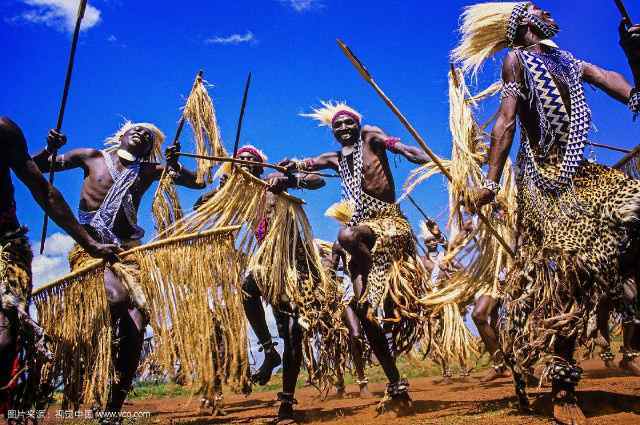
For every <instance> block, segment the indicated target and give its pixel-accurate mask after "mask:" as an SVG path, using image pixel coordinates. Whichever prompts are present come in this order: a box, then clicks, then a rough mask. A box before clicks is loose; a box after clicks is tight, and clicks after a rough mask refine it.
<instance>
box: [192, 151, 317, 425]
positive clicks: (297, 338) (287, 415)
mask: <svg viewBox="0 0 640 425" xmlns="http://www.w3.org/2000/svg"><path fill="white" fill-rule="evenodd" d="M236 157H237V158H238V159H242V160H247V161H257V162H265V161H266V160H267V157H266V156H265V154H264V153H263V152H262V151H260V150H259V149H257V148H256V147H254V146H251V145H247V146H243V147H242V148H240V149H239V150H238V152H237V155H236ZM239 168H240V170H238V171H240V172H242V173H249V174H251V176H253V178H258V179H259V178H260V177H261V176H262V174H263V172H264V169H263V167H261V166H260V165H242V166H240V167H239ZM232 178H233V177H232ZM265 182H266V183H267V184H268V189H269V190H268V191H267V192H266V195H265V196H266V198H265V199H264V200H263V201H264V203H265V206H264V211H263V213H262V214H263V215H262V218H261V219H260V220H259V224H258V226H257V228H256V229H255V237H256V239H257V241H258V243H260V244H264V243H265V241H266V240H272V239H273V236H274V235H275V234H276V233H278V232H284V231H285V230H284V229H279V228H278V226H277V225H278V220H275V219H274V216H275V214H282V211H280V212H278V211H277V209H278V208H280V207H279V204H278V203H277V199H276V198H277V196H276V194H279V193H281V192H283V191H285V190H287V189H290V188H295V189H317V188H320V187H322V186H324V184H325V183H324V180H323V179H322V178H320V177H318V176H315V175H311V174H305V173H296V174H290V175H284V174H282V173H272V174H269V175H268V176H267V177H266V178H265ZM228 184H230V183H228ZM225 186H226V184H225ZM225 189H227V188H226V187H225ZM223 195H224V194H223ZM205 197H207V196H205ZM212 198H213V199H212ZM209 201H215V195H214V196H213V197H210V198H209ZM207 203H208V202H207V201H205V205H203V207H202V208H203V209H205V208H206V205H207ZM280 205H282V204H280ZM287 243H288V244H289V247H290V248H291V247H294V246H295V253H294V257H295V258H293V260H294V261H295V268H296V272H297V276H298V282H297V284H298V285H299V286H300V288H297V289H296V290H299V291H300V292H304V290H303V289H302V286H305V285H306V281H307V280H309V279H312V280H316V279H315V277H316V276H317V274H318V273H317V270H315V271H314V270H313V263H312V262H310V261H308V259H309V255H310V254H309V252H307V249H308V248H309V247H307V246H306V245H305V244H304V243H303V242H302V239H301V238H300V235H298V240H297V241H296V240H289V241H287ZM269 261H271V262H272V263H271V264H269V265H268V267H272V268H278V267H281V268H286V267H288V265H285V264H284V262H286V261H287V259H286V258H280V262H282V263H283V264H275V261H274V259H273V258H269ZM266 266H267V265H264V264H260V265H257V267H261V268H265V267H266ZM317 266H320V264H319V261H318V264H317ZM250 268H251V266H250ZM262 276H263V274H262V273H261V271H260V270H256V269H250V271H249V273H248V274H247V275H246V277H245V279H244V282H243V284H242V292H243V305H244V310H245V314H246V317H247V319H248V321H249V324H250V325H251V328H252V329H253V331H254V332H255V334H256V336H257V338H258V343H259V344H260V346H261V350H262V351H264V361H263V363H262V365H261V366H260V368H259V369H258V371H257V372H256V373H255V374H253V375H252V377H251V380H252V381H253V382H255V383H257V384H259V385H265V384H266V383H267V382H269V379H270V378H271V374H272V372H273V369H275V368H276V367H278V366H279V365H280V364H281V363H282V364H283V378H282V392H280V393H278V400H279V401H280V407H279V410H278V419H277V423H283V424H284V423H292V421H294V410H293V405H294V404H295V403H296V400H295V398H294V395H295V389H296V382H297V380H298V375H299V373H300V367H301V365H302V359H303V348H302V342H303V336H304V331H305V330H304V329H303V327H302V325H301V311H300V309H301V308H304V307H305V306H303V305H297V304H294V302H295V301H296V300H294V299H292V296H290V295H289V294H290V290H289V288H285V292H284V293H281V294H277V296H276V298H277V302H274V301H273V300H271V299H269V298H268V297H267V296H266V295H267V294H266V291H267V288H266V286H268V285H275V284H276V282H264V281H263V280H262V279H261V277H262ZM283 285H284V283H283ZM272 292H273V291H272ZM304 295H305V294H303V296H304ZM263 298H264V299H266V300H267V301H268V302H270V303H271V304H272V308H273V313H274V316H275V318H276V324H277V327H278V334H279V336H280V337H281V338H282V339H283V341H284V350H283V354H284V359H282V358H281V357H280V355H279V354H278V352H277V351H276V348H275V343H274V342H273V340H272V338H271V334H270V332H269V327H268V326H267V321H266V317H265V311H264V307H263V304H262V299H263ZM301 301H304V300H301Z"/></svg>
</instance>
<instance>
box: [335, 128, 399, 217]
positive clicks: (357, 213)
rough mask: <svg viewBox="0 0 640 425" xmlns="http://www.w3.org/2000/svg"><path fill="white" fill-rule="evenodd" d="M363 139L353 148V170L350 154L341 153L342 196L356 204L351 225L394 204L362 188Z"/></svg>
mask: <svg viewBox="0 0 640 425" xmlns="http://www.w3.org/2000/svg"><path fill="white" fill-rule="evenodd" d="M362 144H363V141H362V139H359V140H358V141H357V142H356V144H355V145H354V149H353V172H352V171H351V169H350V167H349V162H348V161H347V158H348V156H344V155H342V154H341V153H340V154H339V155H340V161H339V163H338V165H339V172H340V177H341V184H342V197H343V198H344V199H346V200H347V201H349V202H351V203H352V204H353V205H354V213H353V217H352V218H351V221H349V224H348V225H349V226H354V225H356V224H358V223H359V222H360V221H362V220H363V219H367V218H371V216H372V215H373V214H374V213H376V212H378V211H380V210H383V209H386V208H389V207H390V206H392V205H394V204H391V203H388V202H385V201H382V200H380V199H378V198H375V197H373V196H371V195H369V194H368V193H366V192H365V191H364V190H362V167H363V163H362Z"/></svg>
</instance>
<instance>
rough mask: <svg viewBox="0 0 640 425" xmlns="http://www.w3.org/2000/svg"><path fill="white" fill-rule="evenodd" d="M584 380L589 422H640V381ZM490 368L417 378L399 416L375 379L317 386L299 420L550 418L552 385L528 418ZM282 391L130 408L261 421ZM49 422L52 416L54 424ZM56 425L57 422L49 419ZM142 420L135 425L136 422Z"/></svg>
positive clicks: (162, 415) (157, 418) (597, 370)
mask: <svg viewBox="0 0 640 425" xmlns="http://www.w3.org/2000/svg"><path fill="white" fill-rule="evenodd" d="M583 367H584V369H585V374H584V379H583V380H582V382H581V384H580V386H579V388H578V389H579V399H580V405H581V407H582V409H583V410H584V412H585V415H586V416H587V418H588V419H589V423H590V424H593V425H595V424H640V396H639V394H640V378H638V377H633V376H629V375H627V374H626V373H624V372H622V371H620V370H611V369H606V368H604V366H603V364H602V362H601V361H599V360H589V361H586V362H585V363H584V364H583ZM483 373H484V372H479V373H476V374H472V376H471V377H469V378H467V379H466V380H462V379H461V378H454V382H453V383H452V384H450V385H442V384H440V383H439V382H440V378H414V379H411V397H412V398H413V400H414V403H415V406H416V410H417V414H416V415H415V416H411V417H405V418H394V417H392V416H390V415H389V414H386V415H382V416H377V415H376V411H375V407H376V404H377V402H378V400H379V399H380V397H381V396H382V393H383V391H384V385H383V384H370V388H371V390H372V392H373V393H374V398H371V399H360V398H359V397H358V396H357V387H356V386H355V385H349V386H347V396H346V398H344V399H336V398H335V397H332V396H331V395H330V396H329V397H328V398H327V399H326V400H321V399H320V397H319V395H318V392H317V391H316V390H315V389H313V388H303V389H301V390H298V392H297V393H296V398H297V399H298V402H299V404H298V405H297V409H298V411H299V413H300V415H299V421H300V422H301V423H305V424H327V425H329V424H341V425H351V424H366V425H375V424H425V425H426V424H447V425H449V424H491V425H502V424H510V425H511V424H513V425H516V424H517V425H528V424H546V423H551V420H550V419H549V418H550V414H551V410H550V397H549V388H542V389H541V390H540V391H538V390H533V389H531V390H530V399H531V402H532V405H533V407H534V409H535V411H536V413H537V415H538V416H525V415H521V414H519V413H518V412H517V411H516V410H515V403H516V402H515V398H514V396H513V387H512V383H511V380H510V379H509V378H504V379H500V380H497V381H494V382H492V383H490V384H480V383H479V382H478V378H479V377H480V376H482V375H483ZM275 398H276V392H275V391H273V392H261V393H255V394H252V395H250V396H249V397H246V398H245V397H244V396H240V395H230V396H227V397H226V399H225V403H226V407H225V410H226V412H227V416H224V417H213V416H210V415H209V414H208V413H207V412H202V411H199V409H198V404H199V403H198V398H197V397H193V398H185V397H180V398H171V399H166V398H165V399H149V400H134V401H132V402H131V403H130V404H129V403H128V404H127V406H126V410H128V411H132V412H135V411H138V412H140V411H149V412H152V416H151V417H150V418H148V419H141V420H138V421H137V423H139V424H153V423H159V424H164V423H170V424H175V425H179V424H185V425H187V424H189V425H204V424H261V423H269V422H270V421H272V420H273V418H274V416H275V413H276V409H277V403H276V402H275V401H274V400H275ZM47 422H49V421H47ZM50 423H53V422H50ZM134 423H136V422H134Z"/></svg>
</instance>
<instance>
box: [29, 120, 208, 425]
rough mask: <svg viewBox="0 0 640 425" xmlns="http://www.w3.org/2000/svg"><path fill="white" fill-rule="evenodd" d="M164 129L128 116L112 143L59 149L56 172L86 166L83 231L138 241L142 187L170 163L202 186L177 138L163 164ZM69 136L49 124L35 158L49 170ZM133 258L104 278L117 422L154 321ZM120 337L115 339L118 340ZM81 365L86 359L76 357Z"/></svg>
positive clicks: (78, 262) (180, 179)
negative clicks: (147, 330) (111, 332)
mask: <svg viewBox="0 0 640 425" xmlns="http://www.w3.org/2000/svg"><path fill="white" fill-rule="evenodd" d="M163 141H164V134H163V133H162V132H161V131H160V130H159V129H158V128H157V127H156V126H154V125H153V124H149V123H132V122H126V123H125V124H124V125H123V126H122V127H121V128H120V129H119V130H118V131H117V132H116V133H115V134H114V135H113V136H111V137H109V138H108V139H107V140H106V145H107V149H105V150H99V149H94V148H78V149H73V150H71V151H69V152H66V153H64V154H61V155H57V156H56V158H55V161H54V164H55V169H56V171H65V170H72V169H75V168H81V169H82V170H83V172H84V181H83V184H82V191H81V194H80V207H79V221H80V223H82V224H83V225H84V228H85V229H86V231H87V232H88V233H89V234H90V235H92V236H93V237H94V238H95V239H96V240H99V241H101V242H103V243H111V244H117V245H119V246H120V247H122V248H125V249H128V248H132V247H134V246H137V245H139V244H140V239H141V238H142V237H143V235H144V230H143V229H142V228H141V227H139V226H138V225H137V214H138V207H139V206H140V200H141V199H142V196H143V195H144V193H145V192H146V191H147V189H149V187H150V186H151V184H152V183H153V182H154V181H155V180H159V179H160V178H161V176H162V174H163V172H164V170H165V167H168V169H169V170H171V173H173V174H174V176H175V177H174V181H175V182H176V183H177V184H179V185H182V186H185V187H189V188H193V189H200V188H202V187H203V184H201V183H197V182H196V177H195V175H194V174H193V173H192V172H190V171H189V170H187V169H186V168H184V167H183V166H182V165H181V164H179V163H178V156H177V155H176V152H178V151H179V149H180V147H179V145H176V146H172V147H170V148H168V149H167V150H166V160H167V162H166V165H162V164H160V163H159V162H160V160H161V152H160V149H161V146H162V143H163ZM65 143H66V137H65V136H64V135H62V134H61V133H59V132H57V131H55V130H51V131H50V132H49V137H48V146H47V147H46V148H45V149H44V150H43V151H42V152H41V153H39V154H38V155H36V156H35V157H34V161H35V162H36V163H37V164H38V166H39V167H40V168H41V169H42V170H46V171H48V170H49V168H50V163H51V152H56V151H57V150H58V149H59V148H60V147H62V146H63V145H64V144H65ZM92 256H93V253H91V252H89V251H85V250H83V249H82V247H80V246H76V247H75V248H74V249H73V250H72V251H71V253H70V254H69V262H70V265H71V268H72V270H73V269H78V268H80V267H82V266H83V265H84V264H86V263H87V262H88V261H91V257H92ZM136 272H137V266H136V264H130V263H129V262H128V263H127V264H123V263H115V264H113V265H111V266H110V267H107V268H105V273H104V285H105V290H106V294H107V301H108V303H109V310H110V316H111V321H112V326H113V327H114V329H115V335H114V341H113V347H114V348H113V355H112V357H113V360H112V361H113V367H114V369H115V371H116V376H117V379H115V380H114V381H113V382H112V384H111V390H110V392H109V397H108V401H107V403H106V406H105V410H106V412H110V414H103V415H102V417H101V420H103V422H105V423H108V422H109V421H113V422H116V423H118V422H120V421H121V420H122V418H121V417H120V416H119V414H118V413H119V412H120V410H121V408H122V405H123V404H124V401H125V399H126V396H127V393H128V392H129V389H130V388H131V383H132V381H133V378H134V375H135V372H136V368H137V366H138V362H139V360H140V354H141V350H142V343H143V341H144V331H145V327H146V325H147V323H148V321H149V317H148V311H147V306H146V300H145V298H144V294H143V292H142V290H141V288H140V287H139V285H138V284H137V282H136V278H135V274H136ZM116 341H117V343H116ZM78 367H79V368H80V367H82V365H80V364H78Z"/></svg>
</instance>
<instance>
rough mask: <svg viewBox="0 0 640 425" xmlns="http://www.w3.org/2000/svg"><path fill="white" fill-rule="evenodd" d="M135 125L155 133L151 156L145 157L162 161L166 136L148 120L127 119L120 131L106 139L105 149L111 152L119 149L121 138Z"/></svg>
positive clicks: (154, 160)
mask: <svg viewBox="0 0 640 425" xmlns="http://www.w3.org/2000/svg"><path fill="white" fill-rule="evenodd" d="M133 127H143V128H146V129H147V130H149V131H151V132H152V133H153V147H152V148H151V152H150V153H149V156H148V157H147V158H144V159H145V160H148V161H150V162H157V163H160V162H161V161H162V144H163V143H164V139H165V136H164V133H163V132H162V131H160V129H159V128H158V127H156V126H155V125H154V124H151V123H148V122H132V121H129V120H126V121H125V122H124V124H122V127H120V129H119V130H118V131H116V132H115V133H114V134H113V135H111V136H109V137H107V138H106V139H105V141H104V144H105V146H107V149H105V150H106V151H107V152H111V151H114V150H116V149H118V147H120V138H121V137H122V136H124V134H125V133H126V132H127V131H129V130H131V129H132V128H133Z"/></svg>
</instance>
